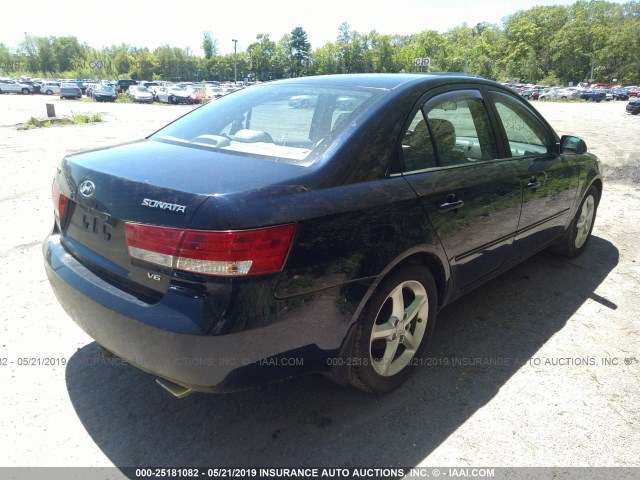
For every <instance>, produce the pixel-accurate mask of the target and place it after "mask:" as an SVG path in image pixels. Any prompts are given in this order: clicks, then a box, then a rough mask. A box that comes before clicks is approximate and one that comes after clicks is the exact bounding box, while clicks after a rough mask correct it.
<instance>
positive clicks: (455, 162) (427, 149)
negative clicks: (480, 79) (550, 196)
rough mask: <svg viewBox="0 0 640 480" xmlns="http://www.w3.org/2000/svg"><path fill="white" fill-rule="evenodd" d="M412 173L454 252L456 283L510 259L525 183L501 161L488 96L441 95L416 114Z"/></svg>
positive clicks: (409, 162) (408, 150)
mask: <svg viewBox="0 0 640 480" xmlns="http://www.w3.org/2000/svg"><path fill="white" fill-rule="evenodd" d="M401 149H402V154H401V156H402V159H403V163H404V167H403V168H404V176H405V178H406V180H407V181H408V182H409V184H410V185H411V186H412V187H413V189H414V190H415V192H416V193H417V195H418V196H419V197H420V200H421V202H422V205H423V208H424V210H425V211H426V213H427V216H428V218H429V220H430V221H431V223H432V224H433V226H434V228H435V230H436V232H437V234H438V237H439V238H440V241H441V242H442V245H443V247H444V249H445V251H446V254H447V257H448V259H449V263H450V265H451V269H452V272H453V276H454V280H455V282H456V286H457V287H458V288H460V289H462V288H465V287H467V286H469V285H471V284H472V283H473V282H475V281H477V280H479V279H481V278H482V277H484V276H485V275H487V274H489V273H491V272H493V271H495V270H497V269H498V268H500V267H501V266H502V265H503V264H504V263H505V261H506V258H507V256H508V252H509V249H510V247H511V244H512V242H513V238H514V236H515V233H516V229H517V226H518V218H519V215H520V207H521V195H522V192H521V182H520V178H519V174H518V171H517V169H516V168H515V166H514V165H513V164H512V162H511V161H509V160H505V159H500V158H498V150H497V144H496V139H495V136H494V132H493V129H492V127H491V122H490V120H489V115H488V112H487V109H486V106H485V103H484V100H483V98H482V95H481V93H480V91H478V90H475V89H469V90H460V91H454V92H449V93H443V94H440V95H436V96H435V97H433V98H432V99H430V100H429V101H427V102H426V104H425V105H424V106H423V108H422V109H421V110H418V111H417V112H416V113H415V114H414V115H413V116H412V120H411V122H410V124H409V126H408V128H407V131H406V133H405V135H404V138H403V141H402V146H401Z"/></svg>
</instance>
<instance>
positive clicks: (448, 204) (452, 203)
mask: <svg viewBox="0 0 640 480" xmlns="http://www.w3.org/2000/svg"><path fill="white" fill-rule="evenodd" d="M463 206H464V202H463V201H462V200H456V199H455V197H452V196H451V195H450V196H448V197H447V200H446V201H445V203H443V204H442V205H440V208H439V210H440V211H441V212H447V211H449V210H456V209H458V208H461V207H463Z"/></svg>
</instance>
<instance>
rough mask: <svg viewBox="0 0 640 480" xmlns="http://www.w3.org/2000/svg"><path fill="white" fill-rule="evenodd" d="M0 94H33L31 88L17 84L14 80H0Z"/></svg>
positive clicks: (23, 84)
mask: <svg viewBox="0 0 640 480" xmlns="http://www.w3.org/2000/svg"><path fill="white" fill-rule="evenodd" d="M0 93H22V94H23V95H29V94H31V93H33V87H32V86H31V85H27V84H26V83H19V82H16V81H15V80H0Z"/></svg>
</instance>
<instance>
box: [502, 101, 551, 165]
mask: <svg viewBox="0 0 640 480" xmlns="http://www.w3.org/2000/svg"><path fill="white" fill-rule="evenodd" d="M491 96H492V97H493V100H494V102H495V105H496V110H497V111H498V116H499V117H500V121H501V122H502V126H503V127H504V131H505V133H506V134H507V140H508V141H509V148H510V150H511V156H512V157H525V156H528V155H544V154H546V153H547V150H548V145H549V144H550V139H549V136H548V133H547V131H546V129H545V128H544V127H543V126H542V125H541V124H540V122H539V121H538V120H537V119H536V118H535V116H534V115H533V114H532V113H531V112H530V111H528V110H527V109H526V108H525V107H524V106H523V105H520V104H519V103H518V102H516V101H515V100H513V99H512V98H510V97H508V96H507V95H504V94H501V93H497V92H492V93H491Z"/></svg>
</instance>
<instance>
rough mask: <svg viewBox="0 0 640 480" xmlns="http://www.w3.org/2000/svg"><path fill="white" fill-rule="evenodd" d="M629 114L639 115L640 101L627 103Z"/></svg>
mask: <svg viewBox="0 0 640 480" xmlns="http://www.w3.org/2000/svg"><path fill="white" fill-rule="evenodd" d="M627 113H630V114H631V115H638V114H639V113H640V99H637V100H631V101H630V102H629V103H627Z"/></svg>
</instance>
